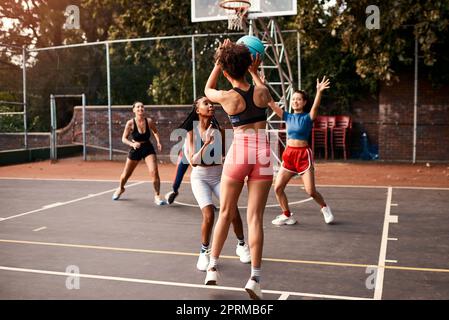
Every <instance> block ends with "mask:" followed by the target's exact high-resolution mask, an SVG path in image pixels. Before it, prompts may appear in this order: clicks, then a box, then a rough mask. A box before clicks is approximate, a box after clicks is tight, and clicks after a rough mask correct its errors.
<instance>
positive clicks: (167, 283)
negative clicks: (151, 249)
mask: <svg viewBox="0 0 449 320" xmlns="http://www.w3.org/2000/svg"><path fill="white" fill-rule="evenodd" d="M0 270H4V271H15V272H26V273H37V274H47V275H54V276H64V277H71V278H73V277H79V278H87V279H98V280H110V281H122V282H134V283H145V284H156V285H165V286H174V287H187V288H198V289H210V290H228V291H242V292H245V289H243V288H237V287H224V286H206V285H202V284H196V283H184V282H172V281H159V280H149V279H137V278H125V277H114V276H99V275H93V274H83V273H80V274H74V273H71V272H58V271H47V270H38V269H26V268H15V267H6V266H0ZM262 292H263V293H266V294H276V295H282V294H288V295H291V296H302V297H314V298H325V299H341V300H372V299H370V298H362V297H350V296H336V295H326V294H314V293H303V292H287V291H278V290H262Z"/></svg>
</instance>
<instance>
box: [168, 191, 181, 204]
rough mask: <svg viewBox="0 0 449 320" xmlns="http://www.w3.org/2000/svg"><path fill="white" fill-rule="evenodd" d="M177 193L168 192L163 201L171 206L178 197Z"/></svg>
mask: <svg viewBox="0 0 449 320" xmlns="http://www.w3.org/2000/svg"><path fill="white" fill-rule="evenodd" d="M178 194H179V193H178V192H175V191H170V192H168V193H167V194H166V195H165V200H167V202H168V204H172V203H173V201H175V199H176V197H177V196H178Z"/></svg>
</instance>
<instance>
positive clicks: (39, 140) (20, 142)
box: [0, 132, 50, 151]
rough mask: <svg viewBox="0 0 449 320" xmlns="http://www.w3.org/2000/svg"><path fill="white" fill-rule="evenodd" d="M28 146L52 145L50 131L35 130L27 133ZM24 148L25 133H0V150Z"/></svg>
mask: <svg viewBox="0 0 449 320" xmlns="http://www.w3.org/2000/svg"><path fill="white" fill-rule="evenodd" d="M27 143H28V148H40V147H47V148H48V147H49V146H50V133H46V132H33V133H28V135H27ZM23 148H24V134H23V133H0V151H2V150H16V149H23Z"/></svg>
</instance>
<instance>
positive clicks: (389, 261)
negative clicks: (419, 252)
mask: <svg viewBox="0 0 449 320" xmlns="http://www.w3.org/2000/svg"><path fill="white" fill-rule="evenodd" d="M385 262H387V263H398V260H385Z"/></svg>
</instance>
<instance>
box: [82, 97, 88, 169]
mask: <svg viewBox="0 0 449 320" xmlns="http://www.w3.org/2000/svg"><path fill="white" fill-rule="evenodd" d="M82 103H83V160H86V159H87V157H86V95H85V94H84V93H83V95H82Z"/></svg>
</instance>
